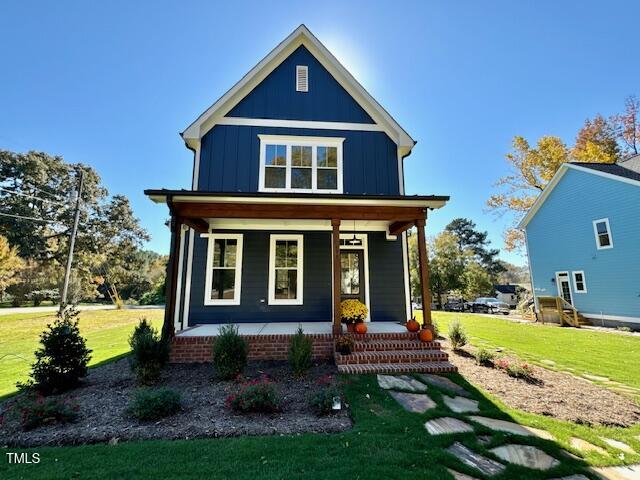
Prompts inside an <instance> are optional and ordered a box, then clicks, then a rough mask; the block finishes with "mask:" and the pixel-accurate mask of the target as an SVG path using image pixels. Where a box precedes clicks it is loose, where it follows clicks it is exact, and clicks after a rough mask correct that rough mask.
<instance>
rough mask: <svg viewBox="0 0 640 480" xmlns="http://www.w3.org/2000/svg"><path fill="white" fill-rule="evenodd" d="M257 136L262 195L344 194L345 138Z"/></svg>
mask: <svg viewBox="0 0 640 480" xmlns="http://www.w3.org/2000/svg"><path fill="white" fill-rule="evenodd" d="M258 136H259V138H260V178H259V189H260V191H261V192H300V193H342V144H343V142H344V138H335V137H292V136H284V135H258Z"/></svg>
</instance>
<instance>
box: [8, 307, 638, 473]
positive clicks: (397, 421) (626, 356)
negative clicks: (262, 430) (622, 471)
mask: <svg viewBox="0 0 640 480" xmlns="http://www.w3.org/2000/svg"><path fill="white" fill-rule="evenodd" d="M141 316H146V317H147V318H149V319H152V320H153V321H154V322H156V325H159V323H160V320H161V316H162V311H161V310H150V311H141V310H136V311H102V312H84V313H81V329H82V331H83V333H84V334H85V335H86V336H87V338H88V340H89V345H90V347H91V348H93V349H94V350H95V352H94V363H95V362H99V361H101V360H105V359H108V358H110V357H113V356H116V355H120V354H122V353H124V352H126V351H127V349H128V348H127V343H126V339H127V337H128V335H129V332H130V331H131V329H132V328H133V325H134V324H135V323H136V322H137V320H138V318H139V317H141ZM456 317H458V318H460V319H461V320H462V321H463V322H464V324H465V326H466V327H467V330H468V331H469V333H470V335H471V336H472V342H473V343H476V344H481V343H484V344H487V345H493V346H502V347H503V348H508V349H509V350H512V351H513V352H515V353H517V354H518V355H520V356H523V357H526V358H530V359H532V360H536V361H540V360H544V359H550V360H553V361H555V362H556V363H557V365H558V366H560V367H562V368H566V369H570V368H574V369H576V370H578V368H579V367H580V366H582V367H581V368H582V369H584V371H588V372H590V373H595V374H600V375H606V376H609V377H610V378H615V379H616V380H619V381H625V382H628V385H637V382H638V379H637V378H634V372H632V371H630V372H625V371H624V368H620V367H619V365H617V364H616V361H613V360H611V359H610V358H609V357H608V355H609V354H611V356H612V357H611V358H618V359H620V360H621V361H627V362H633V361H635V362H637V355H638V351H637V350H638V343H635V342H636V341H637V339H635V338H629V337H623V336H618V335H610V334H605V333H597V332H586V331H579V330H575V329H560V328H556V327H542V326H534V325H522V324H516V323H512V322H508V321H504V320H499V319H493V318H486V317H481V316H477V315H473V316H472V315H456V314H442V313H437V314H436V318H437V321H438V324H439V326H440V328H441V329H442V330H443V331H445V330H446V327H447V324H448V322H450V321H451V320H452V319H453V318H456ZM51 318H52V317H51V316H49V315H45V314H41V315H37V316H34V315H14V316H10V317H9V316H7V317H0V345H1V347H0V348H1V349H2V350H0V356H1V355H5V354H6V353H9V352H16V353H19V354H20V355H21V356H25V357H26V361H21V362H15V361H14V360H10V362H13V363H7V358H4V359H3V360H2V361H1V362H2V365H1V366H2V368H1V369H0V372H1V374H0V380H1V381H2V383H1V384H0V385H1V386H2V388H4V392H5V393H7V392H10V391H12V390H13V384H14V382H15V381H16V380H17V379H20V378H25V377H26V373H27V371H28V367H29V362H30V360H31V358H32V357H31V355H32V351H33V350H34V348H35V347H36V344H37V335H38V333H39V332H40V331H41V329H42V328H43V327H44V326H45V324H46V323H47V321H49V320H50V319H51ZM630 340H631V341H632V342H631V343H629V341H630ZM567 343H569V345H572V346H573V348H567ZM622 349H626V351H624V352H623V351H621V350H622ZM603 358H606V359H607V361H606V362H602V361H601V360H602V359H603ZM603 364H604V366H603ZM636 365H637V363H636ZM7 366H10V367H11V368H10V369H8V368H6V367H7ZM450 378H452V379H453V380H454V381H456V382H458V383H459V384H461V385H463V386H464V387H465V388H466V389H467V390H468V391H470V392H472V394H473V396H474V397H475V398H476V399H477V400H479V401H480V408H481V410H482V414H483V415H486V416H491V417H495V418H502V419H506V420H508V419H512V420H514V421H516V422H519V423H522V424H526V425H530V426H534V427H538V428H541V429H545V430H547V431H549V432H551V433H552V434H553V435H554V436H555V438H556V439H557V440H556V441H553V442H552V441H546V440H541V439H537V438H531V437H507V436H505V435H503V434H499V433H498V434H496V433H493V434H492V440H491V442H490V443H489V444H488V445H481V444H479V443H478V442H477V439H476V436H474V435H471V434H457V435H445V436H436V437H434V436H430V435H428V434H427V433H426V432H425V430H424V427H423V425H424V423H425V421H427V420H428V419H430V418H434V417H439V416H452V417H458V418H461V419H464V418H465V417H464V415H460V414H455V413H452V412H451V411H449V410H448V409H447V408H446V407H445V406H444V404H443V402H442V393H441V392H440V391H439V390H438V389H436V388H433V387H429V395H430V396H431V397H432V399H433V400H434V401H436V403H437V404H438V407H437V408H436V409H435V410H431V411H429V412H427V413H426V414H415V413H408V412H405V411H404V410H402V409H401V408H400V407H399V405H398V404H397V403H396V402H395V400H393V399H392V398H391V397H390V396H389V395H388V393H387V392H385V391H383V390H381V389H380V388H378V386H377V384H376V381H375V377H374V376H370V375H368V376H365V375H361V376H347V377H344V380H345V395H346V399H347V402H348V403H349V405H350V406H351V409H352V418H353V420H354V422H355V427H354V429H353V430H351V431H349V432H346V433H343V434H333V435H312V434H308V435H297V436H273V437H241V438H227V439H202V440H180V441H171V442H170V441H145V442H126V443H121V444H119V445H116V446H110V445H90V446H80V447H62V448H60V447H58V448H51V447H47V448H38V449H34V450H31V451H37V452H38V453H40V458H41V462H40V463H39V464H38V465H9V464H8V463H7V462H6V461H5V462H0V478H2V479H9V480H11V479H22V478H30V479H31V478H32V479H51V478H74V479H75V478H77V479H83V478H87V479H94V478H100V479H120V478H127V479H136V478H154V477H155V478H181V479H191V478H193V479H200V478H214V479H215V478H220V479H222V478H237V479H251V480H254V479H255V478H266V479H280V478H311V479H316V478H317V479H325V478H352V479H354V480H355V479H376V480H377V479H379V478H385V479H402V480H406V479H407V478H425V479H427V478H428V479H434V480H439V479H445V478H446V479H449V478H451V477H450V476H449V475H448V474H447V473H446V470H445V467H450V468H454V469H456V470H458V471H462V472H465V473H467V474H470V475H474V476H476V477H477V476H478V474H477V472H474V471H473V470H471V469H469V468H467V467H465V466H464V465H462V464H460V463H459V462H458V461H457V460H456V459H455V458H454V457H452V456H450V455H449V454H447V453H446V452H445V450H444V449H445V448H446V447H448V446H449V445H451V444H452V443H453V441H454V440H458V441H461V442H462V443H464V444H466V445H467V446H468V447H470V448H472V449H474V450H476V451H478V452H480V453H483V454H485V455H488V456H491V454H490V453H489V452H488V449H490V448H494V447H496V446H499V445H501V444H503V443H505V442H506V441H507V439H508V438H509V441H510V442H512V443H515V442H517V443H523V444H531V445H535V446H538V447H539V448H542V449H543V450H545V451H546V452H547V453H549V454H550V455H552V456H554V457H555V458H558V459H560V460H561V461H562V465H561V466H560V467H557V468H555V469H553V470H551V471H549V472H546V473H542V472H535V471H532V470H526V469H523V468H520V467H516V466H509V467H508V469H507V470H506V471H505V472H504V474H502V475H500V476H496V477H493V478H494V479H496V480H507V479H509V480H517V479H533V480H535V479H547V478H554V477H562V476H566V475H570V474H574V473H583V474H586V475H588V476H590V478H595V477H594V476H593V475H592V474H589V473H588V472H586V470H585V469H586V467H587V466H588V465H613V464H632V463H638V462H640V455H628V454H627V455H626V456H622V457H620V456H619V454H620V452H619V451H616V450H615V449H613V448H611V447H609V446H608V445H607V444H605V443H603V442H602V440H601V439H600V438H599V437H601V436H605V437H608V438H613V439H617V440H620V441H623V442H625V443H627V444H628V445H630V446H631V447H632V448H634V449H635V451H637V452H640V425H636V426H635V427H633V428H629V429H621V428H608V427H588V426H586V425H577V424H572V423H568V422H561V421H557V420H554V419H551V418H549V417H544V416H539V415H533V414H528V413H524V412H520V411H517V410H513V409H510V408H508V407H506V406H505V405H503V404H502V403H501V402H499V401H498V400H497V399H495V398H492V397H491V396H489V395H487V394H485V393H483V392H482V391H480V390H477V389H476V388H474V387H473V386H472V385H470V384H468V383H466V382H465V380H464V379H463V378H462V377H461V376H459V375H451V376H450ZM475 430H476V433H477V434H481V433H487V434H488V433H492V432H491V431H489V430H488V429H486V428H485V427H482V426H480V425H477V424H476V425H475ZM572 436H578V437H581V438H583V439H585V440H588V441H590V442H592V443H594V444H597V445H599V446H601V447H602V448H605V449H606V450H607V451H608V452H609V455H606V456H602V455H599V454H597V453H587V454H585V456H584V459H583V460H576V459H572V458H569V457H567V456H563V454H562V453H561V449H567V450H571V451H573V452H574V453H579V452H577V451H575V450H572V449H571V448H570V447H569V443H568V441H569V438H570V437H572ZM11 451H16V449H11ZM0 453H2V452H0ZM2 457H4V455H2Z"/></svg>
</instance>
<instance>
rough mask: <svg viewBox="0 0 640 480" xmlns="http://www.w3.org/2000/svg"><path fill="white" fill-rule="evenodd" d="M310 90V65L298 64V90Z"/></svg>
mask: <svg viewBox="0 0 640 480" xmlns="http://www.w3.org/2000/svg"><path fill="white" fill-rule="evenodd" d="M308 91H309V67H307V66H306V65H296V92H308Z"/></svg>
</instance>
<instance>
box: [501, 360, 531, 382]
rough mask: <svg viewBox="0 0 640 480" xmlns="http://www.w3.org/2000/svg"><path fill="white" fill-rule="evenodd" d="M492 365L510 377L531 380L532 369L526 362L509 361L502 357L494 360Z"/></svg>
mask: <svg viewBox="0 0 640 480" xmlns="http://www.w3.org/2000/svg"><path fill="white" fill-rule="evenodd" d="M493 365H494V367H496V368H498V369H500V370H504V371H505V372H506V374H507V375H509V376H510V377H513V378H522V379H524V380H532V379H533V368H531V365H529V364H528V363H526V362H521V361H519V360H509V359H508V358H505V357H502V358H498V359H497V360H495V361H494V362H493Z"/></svg>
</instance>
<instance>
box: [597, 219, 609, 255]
mask: <svg viewBox="0 0 640 480" xmlns="http://www.w3.org/2000/svg"><path fill="white" fill-rule="evenodd" d="M593 233H594V234H595V236H596V247H598V250H603V249H605V248H613V239H612V238H611V227H610V226H609V219H608V218H601V219H600V220H594V221H593Z"/></svg>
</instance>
